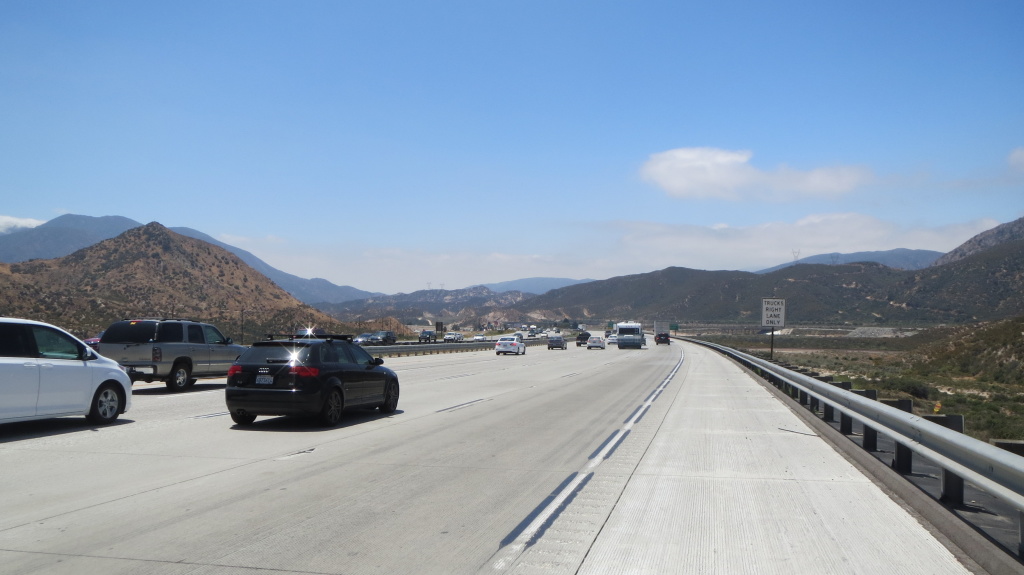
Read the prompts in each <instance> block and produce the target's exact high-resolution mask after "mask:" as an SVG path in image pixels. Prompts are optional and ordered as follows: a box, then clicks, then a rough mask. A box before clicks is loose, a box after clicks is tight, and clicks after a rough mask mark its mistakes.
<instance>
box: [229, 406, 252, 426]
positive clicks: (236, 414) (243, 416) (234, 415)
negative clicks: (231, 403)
mask: <svg viewBox="0 0 1024 575" xmlns="http://www.w3.org/2000/svg"><path fill="white" fill-rule="evenodd" d="M231 421H234V422H235V423H237V424H238V425H252V422H254V421H256V416H255V415H253V414H251V413H249V412H248V411H246V410H244V409H236V410H235V411H232V412H231Z"/></svg>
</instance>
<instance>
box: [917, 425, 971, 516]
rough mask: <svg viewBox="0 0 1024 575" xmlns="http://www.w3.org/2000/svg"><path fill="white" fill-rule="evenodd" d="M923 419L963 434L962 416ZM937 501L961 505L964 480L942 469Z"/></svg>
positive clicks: (962, 502)
mask: <svg viewBox="0 0 1024 575" xmlns="http://www.w3.org/2000/svg"><path fill="white" fill-rule="evenodd" d="M924 418H925V419H926V420H928V421H931V422H933V423H938V424H939V425H941V426H942V427H945V428H946V429H952V430H953V431H955V432H957V433H963V432H964V416H962V415H926V416H924ZM939 501H941V502H943V503H948V504H950V505H956V506H960V505H963V504H964V478H963V477H960V476H959V475H957V474H955V473H953V472H951V471H949V470H948V469H943V470H942V483H941V494H940V495H939Z"/></svg>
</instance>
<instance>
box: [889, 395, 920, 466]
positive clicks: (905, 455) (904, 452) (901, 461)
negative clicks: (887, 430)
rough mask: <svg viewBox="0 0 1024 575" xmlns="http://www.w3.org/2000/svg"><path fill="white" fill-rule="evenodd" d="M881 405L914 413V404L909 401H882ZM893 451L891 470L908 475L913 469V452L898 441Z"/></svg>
mask: <svg viewBox="0 0 1024 575" xmlns="http://www.w3.org/2000/svg"><path fill="white" fill-rule="evenodd" d="M882 403H884V404H885V405H888V406H890V407H895V408H896V409H898V410H900V411H906V412H907V413H913V412H914V402H913V401H912V400H910V399H883V400H882ZM894 451H895V453H893V458H892V468H893V469H894V470H895V471H896V473H900V474H903V475H909V474H910V473H911V470H912V467H913V462H914V452H913V451H911V450H910V448H909V447H907V446H906V445H903V444H902V443H900V442H898V441H897V442H896V449H895V450H894Z"/></svg>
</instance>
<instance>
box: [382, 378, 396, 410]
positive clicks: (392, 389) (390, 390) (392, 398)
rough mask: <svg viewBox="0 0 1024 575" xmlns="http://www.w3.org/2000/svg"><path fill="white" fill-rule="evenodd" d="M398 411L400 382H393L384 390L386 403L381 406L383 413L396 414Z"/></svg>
mask: <svg viewBox="0 0 1024 575" xmlns="http://www.w3.org/2000/svg"><path fill="white" fill-rule="evenodd" d="M396 409H398V382H397V381H395V380H391V381H389V382H388V383H387V387H386V388H385V389H384V403H382V404H380V412H381V413H394V412H395V410H396Z"/></svg>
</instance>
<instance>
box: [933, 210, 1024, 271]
mask: <svg viewBox="0 0 1024 575" xmlns="http://www.w3.org/2000/svg"><path fill="white" fill-rule="evenodd" d="M1020 240H1024V218H1020V219H1016V220H1014V221H1012V222H1007V223H1005V224H1002V225H999V226H996V227H994V228H992V229H991V230H987V231H984V232H981V233H980V234H978V235H976V236H974V237H973V238H971V239H969V240H967V241H966V242H964V243H963V244H961V245H960V246H959V247H957V248H956V249H955V250H953V251H951V252H949V253H947V254H946V255H944V256H942V257H940V258H939V259H937V260H935V263H934V264H932V266H944V265H946V264H951V263H953V262H956V261H960V260H962V259H964V258H966V257H968V256H972V255H974V254H977V253H981V252H982V251H984V250H987V249H989V248H992V247H995V246H997V245H999V244H1003V243H1007V242H1016V241H1020Z"/></svg>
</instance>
